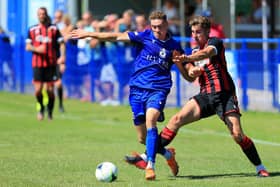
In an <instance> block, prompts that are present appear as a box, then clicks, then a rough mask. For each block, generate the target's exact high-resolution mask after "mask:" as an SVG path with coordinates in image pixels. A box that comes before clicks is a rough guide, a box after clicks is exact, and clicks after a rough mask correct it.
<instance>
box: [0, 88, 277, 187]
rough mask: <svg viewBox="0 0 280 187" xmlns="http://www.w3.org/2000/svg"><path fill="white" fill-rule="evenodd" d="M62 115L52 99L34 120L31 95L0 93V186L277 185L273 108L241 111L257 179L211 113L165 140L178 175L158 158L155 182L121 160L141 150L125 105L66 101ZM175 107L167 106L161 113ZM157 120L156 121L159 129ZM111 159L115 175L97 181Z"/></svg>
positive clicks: (160, 126)
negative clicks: (263, 170)
mask: <svg viewBox="0 0 280 187" xmlns="http://www.w3.org/2000/svg"><path fill="white" fill-rule="evenodd" d="M65 106H66V113H65V114H60V113H59V112H58V107H57V105H56V108H55V109H56V110H55V113H54V120H53V121H48V120H44V121H42V122H38V121H37V120H36V111H35V108H36V104H35V99H34V97H33V96H32V95H20V94H12V93H5V92H0V186H15V187H18V186H20V187H21V186H34V187H38V186H97V187H99V186H119V187H126V186H131V187H135V186H139V187H143V186H160V187H164V186H166V187H171V186H174V187H181V186H182V187H184V186H199V187H201V186H207V187H212V186H219V187H220V186H226V187H229V186H232V187H236V186H250V187H251V186H254V187H255V186H264V187H267V186H269V187H270V186H279V181H280V162H279V155H280V136H279V134H280V123H279V122H280V120H279V119H280V117H279V114H277V113H261V112H243V116H242V118H241V119H242V123H243V129H244V131H245V132H246V134H247V135H248V136H250V137H251V138H253V139H254V140H255V141H256V147H257V148H258V151H259V154H260V155H261V158H262V160H263V163H264V164H265V165H266V167H267V169H268V170H269V171H270V172H271V175H272V177H269V178H257V177H256V175H255V168H254V167H253V166H252V165H251V164H250V163H249V161H248V160H247V158H246V157H245V156H244V155H243V153H242V152H241V150H240V148H239V146H238V145H236V144H235V143H234V142H233V140H232V139H231V138H230V137H229V135H228V132H227V129H226V127H225V125H223V123H222V122H221V121H220V120H219V119H218V118H217V117H211V118H209V119H205V120H201V121H199V122H197V123H194V124H192V125H189V126H186V127H183V128H182V129H181V131H180V132H179V134H178V135H177V137H176V139H175V140H174V141H173V143H172V144H171V146H174V147H175V148H176V150H177V154H176V156H177V160H178V162H179V164H180V172H179V176H178V177H176V178H174V177H172V176H171V173H170V171H169V169H168V167H167V165H166V164H165V161H164V159H163V158H162V157H161V156H158V157H157V158H158V159H157V163H156V174H157V180H156V181H152V182H147V181H145V179H144V172H143V171H141V170H138V169H136V168H135V167H132V166H130V165H128V164H126V163H125V162H124V161H123V156H124V155H125V154H127V153H130V152H131V151H133V150H137V151H143V150H144V146H142V145H140V144H139V143H138V142H137V139H136V133H135V130H134V127H133V125H132V120H131V112H130V109H129V107H128V106H119V107H101V106H99V105H98V104H93V103H82V102H80V101H76V100H66V101H65ZM176 111H178V109H174V108H167V109H166V111H165V112H166V118H167V119H169V118H170V116H171V115H172V114H174V113H175V112H176ZM163 126H164V123H160V124H159V129H162V127H163ZM102 161H111V162H113V163H115V164H116V165H117V167H118V169H119V176H118V179H117V181H115V182H113V183H101V182H98V181H96V179H95V174H94V173H95V167H96V166H97V164H98V163H100V162H102Z"/></svg>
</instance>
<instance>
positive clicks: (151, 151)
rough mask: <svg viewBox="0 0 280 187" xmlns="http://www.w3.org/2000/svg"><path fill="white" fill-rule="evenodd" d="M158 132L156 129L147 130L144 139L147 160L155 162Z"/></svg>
mask: <svg viewBox="0 0 280 187" xmlns="http://www.w3.org/2000/svg"><path fill="white" fill-rule="evenodd" d="M157 139H158V130H157V128H156V127H153V128H149V129H147V137H146V150H147V160H148V161H151V162H153V163H154V162H155V160H156V152H157V143H158V140H157Z"/></svg>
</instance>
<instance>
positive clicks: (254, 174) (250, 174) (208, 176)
mask: <svg viewBox="0 0 280 187" xmlns="http://www.w3.org/2000/svg"><path fill="white" fill-rule="evenodd" d="M256 176H257V175H256V173H225V174H213V175H181V176H177V177H176V178H187V179H194V180H196V179H211V178H225V177H230V178H232V177H256ZM277 176H280V172H270V177H277Z"/></svg>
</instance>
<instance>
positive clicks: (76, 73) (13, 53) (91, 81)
mask: <svg viewBox="0 0 280 187" xmlns="http://www.w3.org/2000/svg"><path fill="white" fill-rule="evenodd" d="M0 39H1V41H0V90H5V91H11V92H20V93H27V92H33V90H32V68H31V53H29V52H26V51H25V42H24V41H25V39H24V38H23V37H19V36H17V37H15V42H14V44H13V45H9V44H7V43H5V40H2V38H0ZM175 39H176V40H178V41H181V42H186V43H189V42H190V41H191V40H190V38H182V37H176V38H175ZM224 43H225V46H226V49H227V50H226V58H227V62H228V68H229V71H230V73H231V75H232V77H233V79H234V81H235V83H236V86H237V88H238V91H239V95H240V101H241V107H242V108H243V109H244V110H248V109H250V110H251V109H252V110H254V109H256V108H254V106H253V108H252V107H251V105H252V104H255V102H259V101H260V105H261V106H262V105H263V103H261V100H262V99H263V98H264V97H265V99H267V98H271V99H270V100H269V101H265V103H266V104H268V105H270V106H269V107H267V108H268V110H270V109H272V110H275V109H276V110H280V94H279V92H280V83H279V82H280V81H279V79H280V39H261V38H237V39H224ZM263 43H266V44H267V46H268V50H263V49H262V45H263ZM228 45H235V49H229V47H230V46H228ZM107 47H108V46H106V45H104V48H103V49H102V48H101V50H99V51H96V50H95V49H93V50H92V51H91V55H92V56H94V57H96V56H99V57H100V56H101V57H102V58H103V57H104V55H107V61H113V62H112V63H113V67H114V69H115V73H116V82H115V84H117V85H118V86H117V87H118V89H117V91H115V94H114V95H116V96H117V98H118V100H119V101H120V103H125V100H127V95H126V93H125V89H124V88H125V86H126V85H127V83H128V79H129V75H130V73H131V68H132V66H131V64H132V63H133V62H132V61H133V60H132V59H131V57H133V51H132V52H131V55H130V61H129V62H128V61H127V60H126V55H127V50H126V48H124V46H122V45H120V46H119V48H117V53H116V52H115V53H114V54H112V53H111V51H109V52H107V54H105V53H104V50H106V48H107ZM128 48H129V46H128ZM79 50H81V49H78V48H77V46H76V45H74V44H67V53H66V67H67V68H66V72H65V74H64V76H63V82H64V86H65V87H66V90H67V94H68V97H74V98H80V97H83V92H84V91H83V90H87V92H88V93H89V94H90V96H89V97H90V100H91V101H93V102H95V101H97V100H98V97H100V96H99V94H100V93H99V92H98V89H99V88H98V84H99V83H98V76H99V75H100V69H101V68H102V65H101V64H102V63H101V64H99V65H98V63H100V62H98V60H91V61H90V62H89V63H88V64H87V65H85V66H84V65H82V66H79V65H78V64H77V58H78V54H80V53H79V52H80V51H79ZM102 51H103V52H102ZM185 51H186V53H187V54H189V53H190V52H191V49H190V48H189V47H186V48H185ZM110 57H113V58H110ZM102 58H99V60H100V59H102ZM96 59H97V58H96ZM103 64H104V62H103ZM172 70H173V72H175V77H174V80H175V81H174V83H175V87H174V90H175V91H172V92H174V93H173V94H171V95H174V96H172V97H174V98H172V99H170V100H174V102H171V104H169V105H172V106H176V107H180V106H181V105H182V103H183V102H184V101H185V100H186V99H187V98H186V96H189V97H190V96H191V95H188V93H189V92H190V89H192V88H190V87H189V84H188V83H186V85H187V86H186V85H185V84H184V82H183V80H182V78H181V77H180V74H179V72H178V70H177V69H176V68H173V69H172ZM78 89H79V90H80V91H79V92H80V93H78V92H77V90H78ZM101 93H102V92H101ZM252 93H253V94H252ZM264 94H269V95H270V97H267V96H266V95H264ZM262 97H263V98H262ZM167 104H168V103H167ZM260 110H262V108H260Z"/></svg>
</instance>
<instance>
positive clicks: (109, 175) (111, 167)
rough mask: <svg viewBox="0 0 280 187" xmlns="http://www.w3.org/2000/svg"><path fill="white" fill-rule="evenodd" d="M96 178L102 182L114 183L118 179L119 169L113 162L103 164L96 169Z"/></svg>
mask: <svg viewBox="0 0 280 187" xmlns="http://www.w3.org/2000/svg"><path fill="white" fill-rule="evenodd" d="M95 177H96V179H97V180H98V181H101V182H113V181H114V180H116V179H117V177H118V168H117V166H116V165H115V164H113V163H111V162H102V163H100V164H98V166H97V167H96V170H95Z"/></svg>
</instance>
